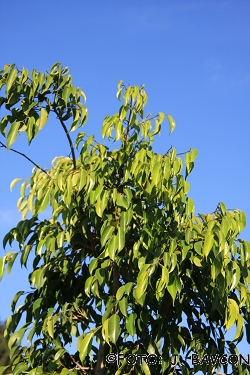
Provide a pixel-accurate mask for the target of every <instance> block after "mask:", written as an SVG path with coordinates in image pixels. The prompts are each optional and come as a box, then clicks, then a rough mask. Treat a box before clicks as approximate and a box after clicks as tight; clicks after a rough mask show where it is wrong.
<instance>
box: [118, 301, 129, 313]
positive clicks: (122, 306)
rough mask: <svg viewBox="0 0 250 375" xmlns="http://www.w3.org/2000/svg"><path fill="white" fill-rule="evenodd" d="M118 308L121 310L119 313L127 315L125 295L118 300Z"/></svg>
mask: <svg viewBox="0 0 250 375" xmlns="http://www.w3.org/2000/svg"><path fill="white" fill-rule="evenodd" d="M119 309H120V310H121V313H122V315H124V316H126V317H127V316H128V311H127V310H128V298H127V297H123V298H122V299H121V300H120V301H119Z"/></svg>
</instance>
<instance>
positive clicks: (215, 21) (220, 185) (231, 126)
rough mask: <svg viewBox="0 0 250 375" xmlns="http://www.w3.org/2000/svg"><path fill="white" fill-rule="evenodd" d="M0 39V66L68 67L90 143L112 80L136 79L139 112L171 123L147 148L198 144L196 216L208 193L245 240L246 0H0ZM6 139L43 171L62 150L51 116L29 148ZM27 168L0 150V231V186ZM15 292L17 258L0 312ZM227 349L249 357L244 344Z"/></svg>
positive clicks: (4, 216) (114, 104) (6, 195)
mask: <svg viewBox="0 0 250 375" xmlns="http://www.w3.org/2000/svg"><path fill="white" fill-rule="evenodd" d="M0 35H1V48H0V69H2V68H1V67H3V66H4V65H5V64H7V63H10V64H11V63H16V64H17V65H18V67H19V68H20V69H21V68H22V67H23V66H24V67H27V68H28V69H30V70H31V69H32V68H36V69H38V70H41V71H46V70H49V69H50V67H51V66H52V65H53V64H54V63H55V62H57V61H60V62H61V63H62V64H63V65H65V66H66V65H67V66H69V69H70V73H71V75H72V77H73V82H74V84H75V85H77V86H80V87H81V88H82V90H83V91H84V92H85V94H86V95H87V106H88V110H89V121H88V123H87V124H86V126H85V131H86V132H87V133H88V134H95V136H96V138H97V140H98V141H101V136H100V130H101V124H102V120H103V118H104V117H105V115H107V114H113V113H115V112H117V110H118V108H119V103H118V101H117V100H116V97H115V94H116V88H117V82H118V81H119V80H121V79H122V80H123V81H124V82H125V83H126V84H131V85H134V84H135V85H140V84H142V83H144V84H145V85H146V92H147V94H148V96H149V100H148V105H147V112H151V113H152V114H156V113H157V112H158V111H163V112H165V113H170V114H171V115H172V116H173V117H174V119H175V121H176V130H175V131H174V133H173V134H172V135H171V137H168V133H169V128H168V125H167V123H166V125H165V126H163V128H162V132H161V136H160V137H158V139H157V140H156V142H155V146H154V149H155V151H156V152H163V153H164V152H166V151H167V150H168V149H169V147H170V146H171V145H173V147H176V148H177V151H178V152H183V151H187V150H188V149H189V148H190V147H192V148H197V149H198V150H199V155H198V158H197V160H196V162H195V168H194V170H193V172H192V174H191V177H190V179H189V181H190V182H191V192H190V194H189V196H191V197H192V198H193V199H194V201H195V207H196V213H210V212H212V211H214V209H215V208H216V206H217V203H218V202H219V201H223V202H224V203H225V204H226V206H227V207H228V208H239V209H242V210H243V211H245V213H246V214H247V219H248V224H247V229H246V230H244V232H243V233H242V238H244V239H247V240H248V241H250V199H249V191H250V189H249V186H250V168H249V161H250V147H249V144H250V131H249V129H250V2H249V0H239V1H234V0H231V1H230V0H206V1H203V0H189V1H188V0H175V1H174V0H172V1H171V0H165V1H164V0H161V1H159V0H154V1H153V0H151V1H149V0H144V1H135V0H134V1H131V0H127V1H117V0H116V1H114V0H109V1H101V0H99V1H96V0H91V1H90V0H88V1H76V0H71V1H65V0H61V1H49V0H43V1H31V0H26V1H17V0H12V1H11V2H8V1H4V2H2V4H1V23H0ZM2 112H3V111H1V110H0V116H2ZM0 140H1V141H3V138H1V139H0ZM13 147H14V148H16V149H18V150H19V151H21V152H24V153H27V155H28V156H30V157H31V158H32V159H34V161H36V162H37V163H38V164H40V165H41V166H43V167H49V166H50V163H51V160H52V159H53V158H54V156H57V155H67V154H69V149H68V144H67V141H66V139H65V137H64V134H63V133H62V130H61V128H60V126H59V125H58V124H57V123H55V122H53V121H50V122H49V123H48V124H47V125H46V127H45V128H44V129H43V131H42V133H41V134H40V135H39V137H38V138H37V139H36V140H34V142H33V144H32V145H31V147H30V148H28V146H27V143H26V140H24V139H21V137H20V139H19V140H18V142H17V143H15V145H14V146H13ZM31 169H32V165H31V164H30V163H29V162H28V161H26V160H25V159H23V158H21V157H19V156H18V155H15V154H13V153H10V152H9V153H6V151H5V150H4V149H0V173H1V174H0V176H1V177H0V189H1V194H0V238H2V237H3V236H4V235H5V233H6V232H7V231H8V230H9V229H11V228H12V227H13V226H15V224H16V223H17V222H18V220H19V219H20V214H19V213H18V212H17V209H16V202H17V199H18V197H19V189H18V188H15V189H14V191H13V192H12V193H10V191H9V184H10V182H11V181H12V180H13V179H14V178H16V177H27V176H29V175H30V174H31ZM14 249H15V245H14ZM3 254H4V251H3V249H2V247H1V246H0V255H1V256H2V255H3ZM23 288H24V289H25V290H28V284H27V272H26V271H25V269H24V270H21V269H20V268H19V266H18V264H17V266H16V267H14V268H13V273H12V275H11V276H10V277H7V276H5V277H4V279H3V281H2V283H1V284H0V318H1V319H2V320H4V319H6V318H7V317H8V315H9V313H10V309H9V305H10V301H11V299H12V297H13V295H14V294H15V292H17V291H19V290H21V289H23ZM239 348H242V350H241V353H242V354H246V353H247V352H248V353H249V347H247V344H246V342H245V344H243V345H242V346H240V347H239Z"/></svg>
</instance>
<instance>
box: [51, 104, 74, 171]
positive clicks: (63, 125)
mask: <svg viewBox="0 0 250 375" xmlns="http://www.w3.org/2000/svg"><path fill="white" fill-rule="evenodd" d="M53 110H54V112H55V114H56V115H57V117H58V118H59V121H60V123H61V125H62V127H63V130H64V132H65V134H66V136H67V138H68V141H69V146H70V149H71V154H72V160H73V164H74V170H76V156H75V150H74V147H73V143H72V140H71V138H70V136H69V132H68V129H67V128H66V125H65V124H64V122H63V120H62V119H61V117H60V115H59V113H58V111H57V109H56V105H55V103H54V104H53Z"/></svg>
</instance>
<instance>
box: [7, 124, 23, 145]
mask: <svg viewBox="0 0 250 375" xmlns="http://www.w3.org/2000/svg"><path fill="white" fill-rule="evenodd" d="M19 126H20V123H19V122H13V123H12V124H11V126H10V130H9V131H8V134H7V138H6V140H7V142H6V143H7V148H10V146H11V145H12V144H13V143H14V142H15V140H16V139H17V136H18V130H19Z"/></svg>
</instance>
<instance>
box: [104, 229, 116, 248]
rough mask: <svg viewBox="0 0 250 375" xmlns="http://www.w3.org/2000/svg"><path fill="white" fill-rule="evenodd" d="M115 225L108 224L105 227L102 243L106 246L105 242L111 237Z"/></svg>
mask: <svg viewBox="0 0 250 375" xmlns="http://www.w3.org/2000/svg"><path fill="white" fill-rule="evenodd" d="M114 229H115V227H113V226H111V225H108V226H107V227H105V228H104V231H103V233H102V235H101V245H102V246H104V245H105V243H106V242H107V241H108V240H109V239H110V238H111V235H112V233H113V232H114Z"/></svg>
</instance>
